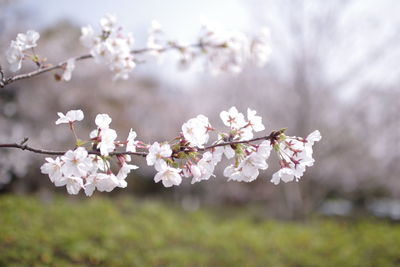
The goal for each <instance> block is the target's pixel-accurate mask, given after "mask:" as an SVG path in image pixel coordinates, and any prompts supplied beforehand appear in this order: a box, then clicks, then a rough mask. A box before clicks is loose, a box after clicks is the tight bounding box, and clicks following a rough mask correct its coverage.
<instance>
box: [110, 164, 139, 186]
mask: <svg viewBox="0 0 400 267" xmlns="http://www.w3.org/2000/svg"><path fill="white" fill-rule="evenodd" d="M137 168H139V167H138V166H136V165H133V164H127V163H124V164H123V165H122V167H121V168H120V169H119V171H118V174H117V176H116V177H117V179H118V182H119V184H118V187H122V188H125V187H126V186H127V185H128V184H127V182H126V181H125V179H126V177H127V176H128V174H129V173H130V172H131V170H136V169H137Z"/></svg>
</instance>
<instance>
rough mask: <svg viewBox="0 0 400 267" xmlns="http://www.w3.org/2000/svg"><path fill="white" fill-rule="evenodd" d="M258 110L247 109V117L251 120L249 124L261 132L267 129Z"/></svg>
mask: <svg viewBox="0 0 400 267" xmlns="http://www.w3.org/2000/svg"><path fill="white" fill-rule="evenodd" d="M256 114H257V111H255V110H251V109H249V108H248V109H247V119H248V121H249V125H250V126H251V128H252V129H253V130H254V131H255V132H261V131H264V130H265V126H264V124H263V123H262V118H261V117H260V116H257V115H256Z"/></svg>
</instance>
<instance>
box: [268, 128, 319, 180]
mask: <svg viewBox="0 0 400 267" xmlns="http://www.w3.org/2000/svg"><path fill="white" fill-rule="evenodd" d="M319 140H321V134H320V132H319V131H314V132H312V133H311V134H309V135H308V136H307V138H305V139H304V138H301V137H296V136H282V137H281V140H280V141H279V142H277V143H276V144H275V146H274V148H275V149H276V151H277V152H278V155H279V157H280V159H281V160H280V165H281V169H280V170H279V171H278V172H276V173H274V175H273V176H272V179H271V182H272V183H274V184H279V182H280V181H281V180H282V181H284V182H285V183H287V182H290V181H293V180H296V181H298V180H299V179H300V178H301V176H303V174H304V172H305V170H306V167H311V166H312V165H314V159H313V157H312V155H313V149H312V146H313V145H314V143H315V142H318V141H319Z"/></svg>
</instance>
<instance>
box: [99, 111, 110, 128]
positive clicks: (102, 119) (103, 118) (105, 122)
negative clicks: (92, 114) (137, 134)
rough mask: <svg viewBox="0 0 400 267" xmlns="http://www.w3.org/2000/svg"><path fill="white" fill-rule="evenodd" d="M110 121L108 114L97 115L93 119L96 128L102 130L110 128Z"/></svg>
mask: <svg viewBox="0 0 400 267" xmlns="http://www.w3.org/2000/svg"><path fill="white" fill-rule="evenodd" d="M111 121H112V119H111V118H110V116H108V114H97V116H96V119H95V123H96V125H97V127H99V128H100V129H102V130H103V129H108V128H109V127H110V123H111Z"/></svg>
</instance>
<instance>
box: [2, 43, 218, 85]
mask: <svg viewBox="0 0 400 267" xmlns="http://www.w3.org/2000/svg"><path fill="white" fill-rule="evenodd" d="M225 46H226V45H225V44H220V45H211V44H206V43H202V42H200V43H197V44H191V45H188V46H180V45H177V44H174V43H170V44H169V46H167V47H163V48H159V49H157V48H140V49H134V50H132V51H131V54H133V55H138V54H145V53H149V52H156V53H164V52H168V51H171V50H178V51H182V50H185V49H188V48H200V49H205V48H206V47H212V48H223V47H225ZM91 58H93V56H92V55H90V54H86V55H82V56H78V57H73V58H70V59H67V60H64V61H61V62H60V63H58V64H55V65H51V64H50V65H48V66H44V67H43V66H41V65H40V64H39V69H37V70H34V71H31V72H28V73H24V74H19V75H15V76H11V77H8V78H6V77H5V75H4V72H3V70H2V68H1V67H0V88H4V87H5V86H7V85H9V84H11V83H13V82H16V81H19V80H23V79H28V78H32V77H35V76H38V75H40V74H43V73H46V72H50V71H53V70H57V69H64V68H65V66H66V65H67V63H68V60H71V59H72V60H73V61H75V62H77V61H82V60H86V59H91Z"/></svg>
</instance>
